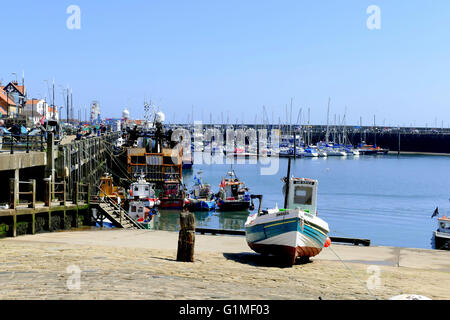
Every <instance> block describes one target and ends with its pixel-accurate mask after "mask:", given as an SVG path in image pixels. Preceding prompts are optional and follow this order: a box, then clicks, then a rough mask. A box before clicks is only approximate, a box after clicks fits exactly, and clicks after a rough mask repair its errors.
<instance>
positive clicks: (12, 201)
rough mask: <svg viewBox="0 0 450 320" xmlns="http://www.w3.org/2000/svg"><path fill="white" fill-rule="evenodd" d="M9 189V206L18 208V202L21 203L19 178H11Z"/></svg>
mask: <svg viewBox="0 0 450 320" xmlns="http://www.w3.org/2000/svg"><path fill="white" fill-rule="evenodd" d="M9 190H10V198H9V207H10V208H11V209H16V208H17V204H18V203H19V180H18V179H17V178H11V179H9Z"/></svg>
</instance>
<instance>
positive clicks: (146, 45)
mask: <svg viewBox="0 0 450 320" xmlns="http://www.w3.org/2000/svg"><path fill="white" fill-rule="evenodd" d="M71 4H76V5H78V6H79V7H80V8H81V30H69V29H67V28H66V20H67V18H68V17H69V15H68V14H67V13H66V9H67V7H68V6H69V5H71ZM371 4H375V5H378V6H379V7H380V8H381V30H369V29H367V27H366V20H367V18H368V16H369V15H368V14H367V13H366V9H367V7H368V6H369V5H371ZM0 17H1V18H0V25H1V26H2V31H3V32H2V37H3V42H2V43H3V44H5V41H6V43H7V44H8V45H3V46H2V49H1V51H0V70H1V71H0V78H2V80H3V82H5V81H9V80H11V79H12V78H14V77H13V76H12V75H11V73H12V72H16V73H17V74H18V75H19V78H21V74H22V70H24V71H25V78H26V84H27V86H28V89H29V93H30V95H31V96H33V97H43V96H46V95H47V84H46V83H45V82H44V80H45V79H47V80H49V81H50V83H51V80H52V79H53V78H55V81H56V83H57V84H58V85H63V86H64V87H66V86H67V85H69V86H70V87H71V88H73V92H74V101H75V104H76V106H77V107H80V106H82V107H83V108H84V106H87V105H89V104H90V102H91V101H92V100H98V101H99V102H100V105H101V109H102V112H103V116H105V117H119V116H120V114H121V111H122V109H123V108H125V107H128V108H129V110H130V112H131V116H132V117H134V118H139V117H142V114H143V108H142V105H143V100H144V97H146V98H147V99H150V98H152V100H153V101H154V102H155V103H156V104H158V105H159V106H160V107H161V109H162V110H163V111H164V112H165V113H166V116H167V119H168V120H169V121H173V120H174V117H175V121H178V122H179V121H183V122H185V121H187V117H188V114H190V113H191V110H192V106H194V111H195V119H196V120H201V119H202V114H203V120H205V121H207V120H209V114H210V112H212V113H213V118H214V120H215V121H217V120H218V118H220V116H221V112H223V113H224V118H225V119H226V117H227V114H229V115H230V121H231V122H235V121H236V119H237V118H238V119H239V122H242V117H244V120H245V121H246V122H249V123H253V122H254V120H255V115H257V114H258V119H261V114H262V106H263V105H265V106H266V108H267V113H268V115H269V119H271V118H272V113H273V114H274V118H275V122H278V117H280V118H281V120H282V121H285V120H286V112H285V110H286V104H290V99H291V97H292V98H293V102H294V109H293V110H294V111H293V116H292V117H293V121H294V122H295V121H296V119H297V114H298V110H299V108H300V107H303V109H304V110H307V108H308V107H309V108H311V122H312V123H317V124H318V123H325V122H326V114H327V102H328V97H331V112H330V113H331V116H330V118H331V122H333V121H334V114H340V115H341V116H342V115H343V114H344V110H345V108H347V123H351V124H357V123H359V119H360V116H362V118H363V124H366V125H368V124H371V123H372V122H373V115H374V114H375V115H376V119H377V123H378V124H382V123H383V122H385V124H386V125H388V124H391V125H397V124H400V125H410V124H413V125H414V126H420V125H422V126H425V124H426V123H427V124H428V126H434V124H435V121H437V123H438V126H439V127H440V126H441V121H444V126H445V127H447V126H448V125H449V123H450V108H449V105H450V1H448V0H433V1H425V0H423V1H413V0H408V1H406V0H404V1H402V0H396V1H379V0H370V1H366V0H346V1H335V0H321V1H300V0H293V1H262V0H257V1H256V0H255V1H253V0H246V1H242V0H241V1H235V0H226V1H211V0H208V1H206V0H205V1H167V0H166V1H133V0H128V1H108V2H107V1H98V0H97V1H93V0H90V1H79V0H71V1H60V0H59V1H54V0H51V1H50V0H44V1H31V0H30V1H20V2H13V1H3V2H2V7H1V14H0ZM57 103H59V104H61V103H62V97H61V89H60V88H58V90H57ZM63 112H64V111H63ZM305 115H306V112H305Z"/></svg>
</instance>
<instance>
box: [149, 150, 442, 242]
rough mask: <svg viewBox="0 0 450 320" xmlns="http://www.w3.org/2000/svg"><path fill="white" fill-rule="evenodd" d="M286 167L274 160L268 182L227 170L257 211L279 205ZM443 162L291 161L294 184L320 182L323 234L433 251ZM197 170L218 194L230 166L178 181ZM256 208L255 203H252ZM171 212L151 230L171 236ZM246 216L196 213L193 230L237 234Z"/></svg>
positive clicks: (247, 171)
mask: <svg viewBox="0 0 450 320" xmlns="http://www.w3.org/2000/svg"><path fill="white" fill-rule="evenodd" d="M287 163H288V160H287V159H285V158H280V159H279V170H278V172H277V174H275V175H261V174H260V167H261V165H260V164H234V165H233V169H234V170H235V172H236V175H237V176H238V177H239V178H240V179H241V180H242V181H244V182H245V183H246V185H247V186H248V187H249V188H250V191H251V193H253V194H262V195H263V208H272V207H274V206H275V205H276V204H278V206H279V207H282V206H283V203H284V201H283V194H282V187H283V184H282V182H281V178H282V177H284V176H285V175H286V172H287ZM449 164H450V157H445V156H426V155H402V156H400V157H397V156H396V155H383V156H359V157H347V158H345V157H329V158H313V159H311V158H307V159H296V160H295V161H292V168H291V170H292V171H291V172H292V174H293V175H294V176H295V177H304V178H312V179H317V180H319V193H318V211H319V216H320V217H321V218H322V219H324V220H325V221H327V222H328V224H329V226H330V234H331V235H332V236H339V237H355V238H365V239H370V240H371V241H372V242H371V243H372V245H382V246H398V247H410V248H432V233H433V231H434V230H436V228H437V222H436V218H433V219H431V215H432V213H433V211H434V209H435V208H436V206H438V207H439V211H440V213H441V214H447V215H450V210H449V209H450V202H449V198H450V170H449V167H450V166H449ZM200 169H201V170H202V171H203V174H202V177H203V181H204V183H210V184H211V185H212V187H213V191H214V192H217V191H218V189H219V184H220V181H221V179H222V177H223V176H225V175H226V173H227V172H228V171H229V170H230V165H229V164H214V165H207V164H203V165H194V168H193V170H189V171H185V172H184V174H183V176H184V182H185V184H186V186H188V187H189V186H191V185H192V183H193V176H194V175H195V174H196V173H197V171H198V170H200ZM255 205H256V207H257V200H256V202H255ZM178 216H179V213H178V212H169V211H163V212H161V215H160V217H158V218H156V219H155V228H156V229H160V230H172V231H175V230H177V229H178V222H177V219H178ZM247 216H248V212H210V213H205V212H203V213H202V212H197V213H196V218H197V224H198V226H199V227H205V228H220V229H236V230H239V229H243V228H244V223H245V220H246V218H247Z"/></svg>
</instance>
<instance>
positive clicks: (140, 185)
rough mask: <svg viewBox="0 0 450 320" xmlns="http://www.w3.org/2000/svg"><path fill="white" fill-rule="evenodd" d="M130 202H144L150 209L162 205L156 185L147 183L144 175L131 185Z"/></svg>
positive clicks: (129, 191)
mask: <svg viewBox="0 0 450 320" xmlns="http://www.w3.org/2000/svg"><path fill="white" fill-rule="evenodd" d="M128 200H129V201H131V200H134V201H140V202H143V203H144V204H145V206H146V207H148V208H150V209H152V208H154V207H156V206H158V205H159V204H160V201H159V199H158V197H157V196H156V192H155V188H154V185H153V184H150V183H149V182H147V180H145V177H144V175H141V176H140V177H139V178H138V179H137V181H136V182H133V183H131V185H130V188H129V189H128Z"/></svg>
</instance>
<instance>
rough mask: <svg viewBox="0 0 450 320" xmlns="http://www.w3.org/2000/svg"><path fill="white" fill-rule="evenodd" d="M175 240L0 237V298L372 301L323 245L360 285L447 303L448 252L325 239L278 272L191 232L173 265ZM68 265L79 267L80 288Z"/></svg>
mask: <svg viewBox="0 0 450 320" xmlns="http://www.w3.org/2000/svg"><path fill="white" fill-rule="evenodd" d="M177 241H178V234H177V233H174V232H165V231H144V230H138V231H130V230H105V231H74V232H54V233H45V234H38V235H33V236H32V235H30V236H22V237H17V238H6V239H2V240H0V255H1V259H0V284H1V286H0V299H89V300H91V299H152V300H154V299H200V300H205V299H251V300H258V299H318V298H319V297H321V298H322V299H373V297H372V296H371V295H370V294H369V293H368V291H367V289H366V288H365V287H364V286H363V285H362V284H361V282H360V281H359V280H357V279H356V278H355V277H354V276H353V275H352V273H351V272H350V271H349V270H348V269H347V268H346V267H345V266H344V265H343V264H342V263H341V262H340V261H338V259H337V258H336V256H335V255H334V254H333V252H332V250H334V251H335V252H336V253H337V254H338V255H339V256H340V257H341V258H342V259H343V260H344V261H345V263H346V265H347V266H349V267H350V268H351V270H352V271H353V273H355V274H356V276H358V277H359V279H361V281H362V282H363V283H364V284H366V283H369V284H374V285H376V284H377V281H373V279H375V280H376V278H374V277H376V273H377V272H379V280H380V281H379V283H378V286H375V287H374V288H372V293H373V294H374V295H375V296H376V297H377V298H379V299H388V298H390V297H392V296H395V295H399V294H420V295H424V296H427V297H430V298H432V299H450V252H448V251H437V250H419V249H406V248H393V247H354V246H348V245H335V244H333V245H332V247H331V248H332V250H331V249H325V250H324V251H323V252H322V253H321V254H320V255H319V256H317V257H315V258H313V259H312V262H311V263H308V264H303V265H300V264H297V265H295V266H294V267H293V268H283V267H282V266H280V265H279V264H278V263H277V260H276V259H275V258H274V257H262V256H260V255H258V254H255V253H253V252H252V251H251V250H250V249H249V248H248V247H247V244H246V242H245V238H243V237H237V236H236V237H233V236H208V235H196V246H195V259H196V261H195V262H194V263H180V262H177V261H175V258H176V248H177ZM70 266H72V267H73V266H75V268H79V269H80V270H81V274H80V288H79V290H77V289H76V288H73V287H72V286H73V285H74V284H76V275H74V274H72V273H68V272H67V271H68V269H67V268H68V267H70ZM69 270H70V269H69ZM74 279H75V280H74ZM67 284H69V287H68V285H67ZM69 288H71V289H69Z"/></svg>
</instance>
